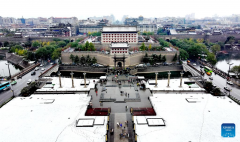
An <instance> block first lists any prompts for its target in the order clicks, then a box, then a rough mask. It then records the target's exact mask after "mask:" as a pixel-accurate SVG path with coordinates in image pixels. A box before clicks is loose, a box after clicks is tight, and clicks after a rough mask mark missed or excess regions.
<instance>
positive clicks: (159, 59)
mask: <svg viewBox="0 0 240 142" xmlns="http://www.w3.org/2000/svg"><path fill="white" fill-rule="evenodd" d="M158 61H159V62H161V61H162V55H161V54H159V56H158Z"/></svg>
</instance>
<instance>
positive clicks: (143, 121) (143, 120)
mask: <svg viewBox="0 0 240 142" xmlns="http://www.w3.org/2000/svg"><path fill="white" fill-rule="evenodd" d="M137 123H138V125H145V124H148V123H147V120H146V117H144V116H137Z"/></svg>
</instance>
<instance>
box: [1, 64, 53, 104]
mask: <svg viewBox="0 0 240 142" xmlns="http://www.w3.org/2000/svg"><path fill="white" fill-rule="evenodd" d="M51 66H52V65H50V64H47V65H44V67H43V68H45V70H47V69H48V68H50V67H51ZM41 68H42V67H39V70H38V71H36V74H35V75H31V72H29V73H28V74H26V75H24V76H23V77H22V78H21V79H17V80H16V81H17V84H15V85H12V86H11V87H12V90H13V92H12V91H11V90H8V91H4V92H0V105H1V104H3V103H4V102H5V101H7V100H8V99H10V98H11V97H12V96H13V94H14V96H16V97H17V96H19V94H20V92H21V90H22V88H24V87H26V86H27V81H28V79H31V80H32V81H34V80H35V79H38V76H39V75H40V74H41V72H44V71H41Z"/></svg>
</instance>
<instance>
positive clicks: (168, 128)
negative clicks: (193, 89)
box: [134, 92, 240, 142]
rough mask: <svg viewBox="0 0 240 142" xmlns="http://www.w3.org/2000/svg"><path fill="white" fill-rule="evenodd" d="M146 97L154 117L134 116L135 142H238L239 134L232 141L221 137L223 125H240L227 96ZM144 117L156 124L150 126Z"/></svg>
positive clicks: (188, 94) (176, 95) (232, 103)
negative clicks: (152, 119) (153, 110)
mask: <svg viewBox="0 0 240 142" xmlns="http://www.w3.org/2000/svg"><path fill="white" fill-rule="evenodd" d="M149 98H150V101H151V103H152V106H153V107H154V109H155V111H156V114H157V115H156V116H140V117H138V116H135V117H134V122H135V124H136V133H137V141H141V142H146V141H173V142H175V141H187V142H189V141H192V142H193V141H204V142H205V141H209V142H210V141H216V142H222V141H231V142H232V141H234V142H237V141H240V137H238V135H240V131H236V137H234V138H231V139H229V138H223V137H222V136H221V125H222V123H235V125H236V126H238V125H240V121H239V120H240V115H236V114H239V113H240V109H239V105H238V104H236V103H235V102H233V101H232V100H231V99H229V98H228V97H214V96H212V95H211V94H204V93H202V94H196V93H189V92H188V93H168V94H166V93H165V94H153V96H152V97H149ZM229 110H231V111H229ZM223 113H224V114H223ZM147 118H159V119H158V120H159V121H158V122H156V125H155V126H151V125H152V123H149V122H147V121H148V120H147ZM161 119H163V121H164V124H162V122H161V121H160V120H161ZM157 125H158V126H157ZM159 125H163V126H159ZM164 125H165V126H164ZM180 131H181V132H180Z"/></svg>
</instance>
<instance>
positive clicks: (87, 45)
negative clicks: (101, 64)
mask: <svg viewBox="0 0 240 142" xmlns="http://www.w3.org/2000/svg"><path fill="white" fill-rule="evenodd" d="M85 48H86V50H88V49H89V42H88V41H87V42H86V43H85Z"/></svg>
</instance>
